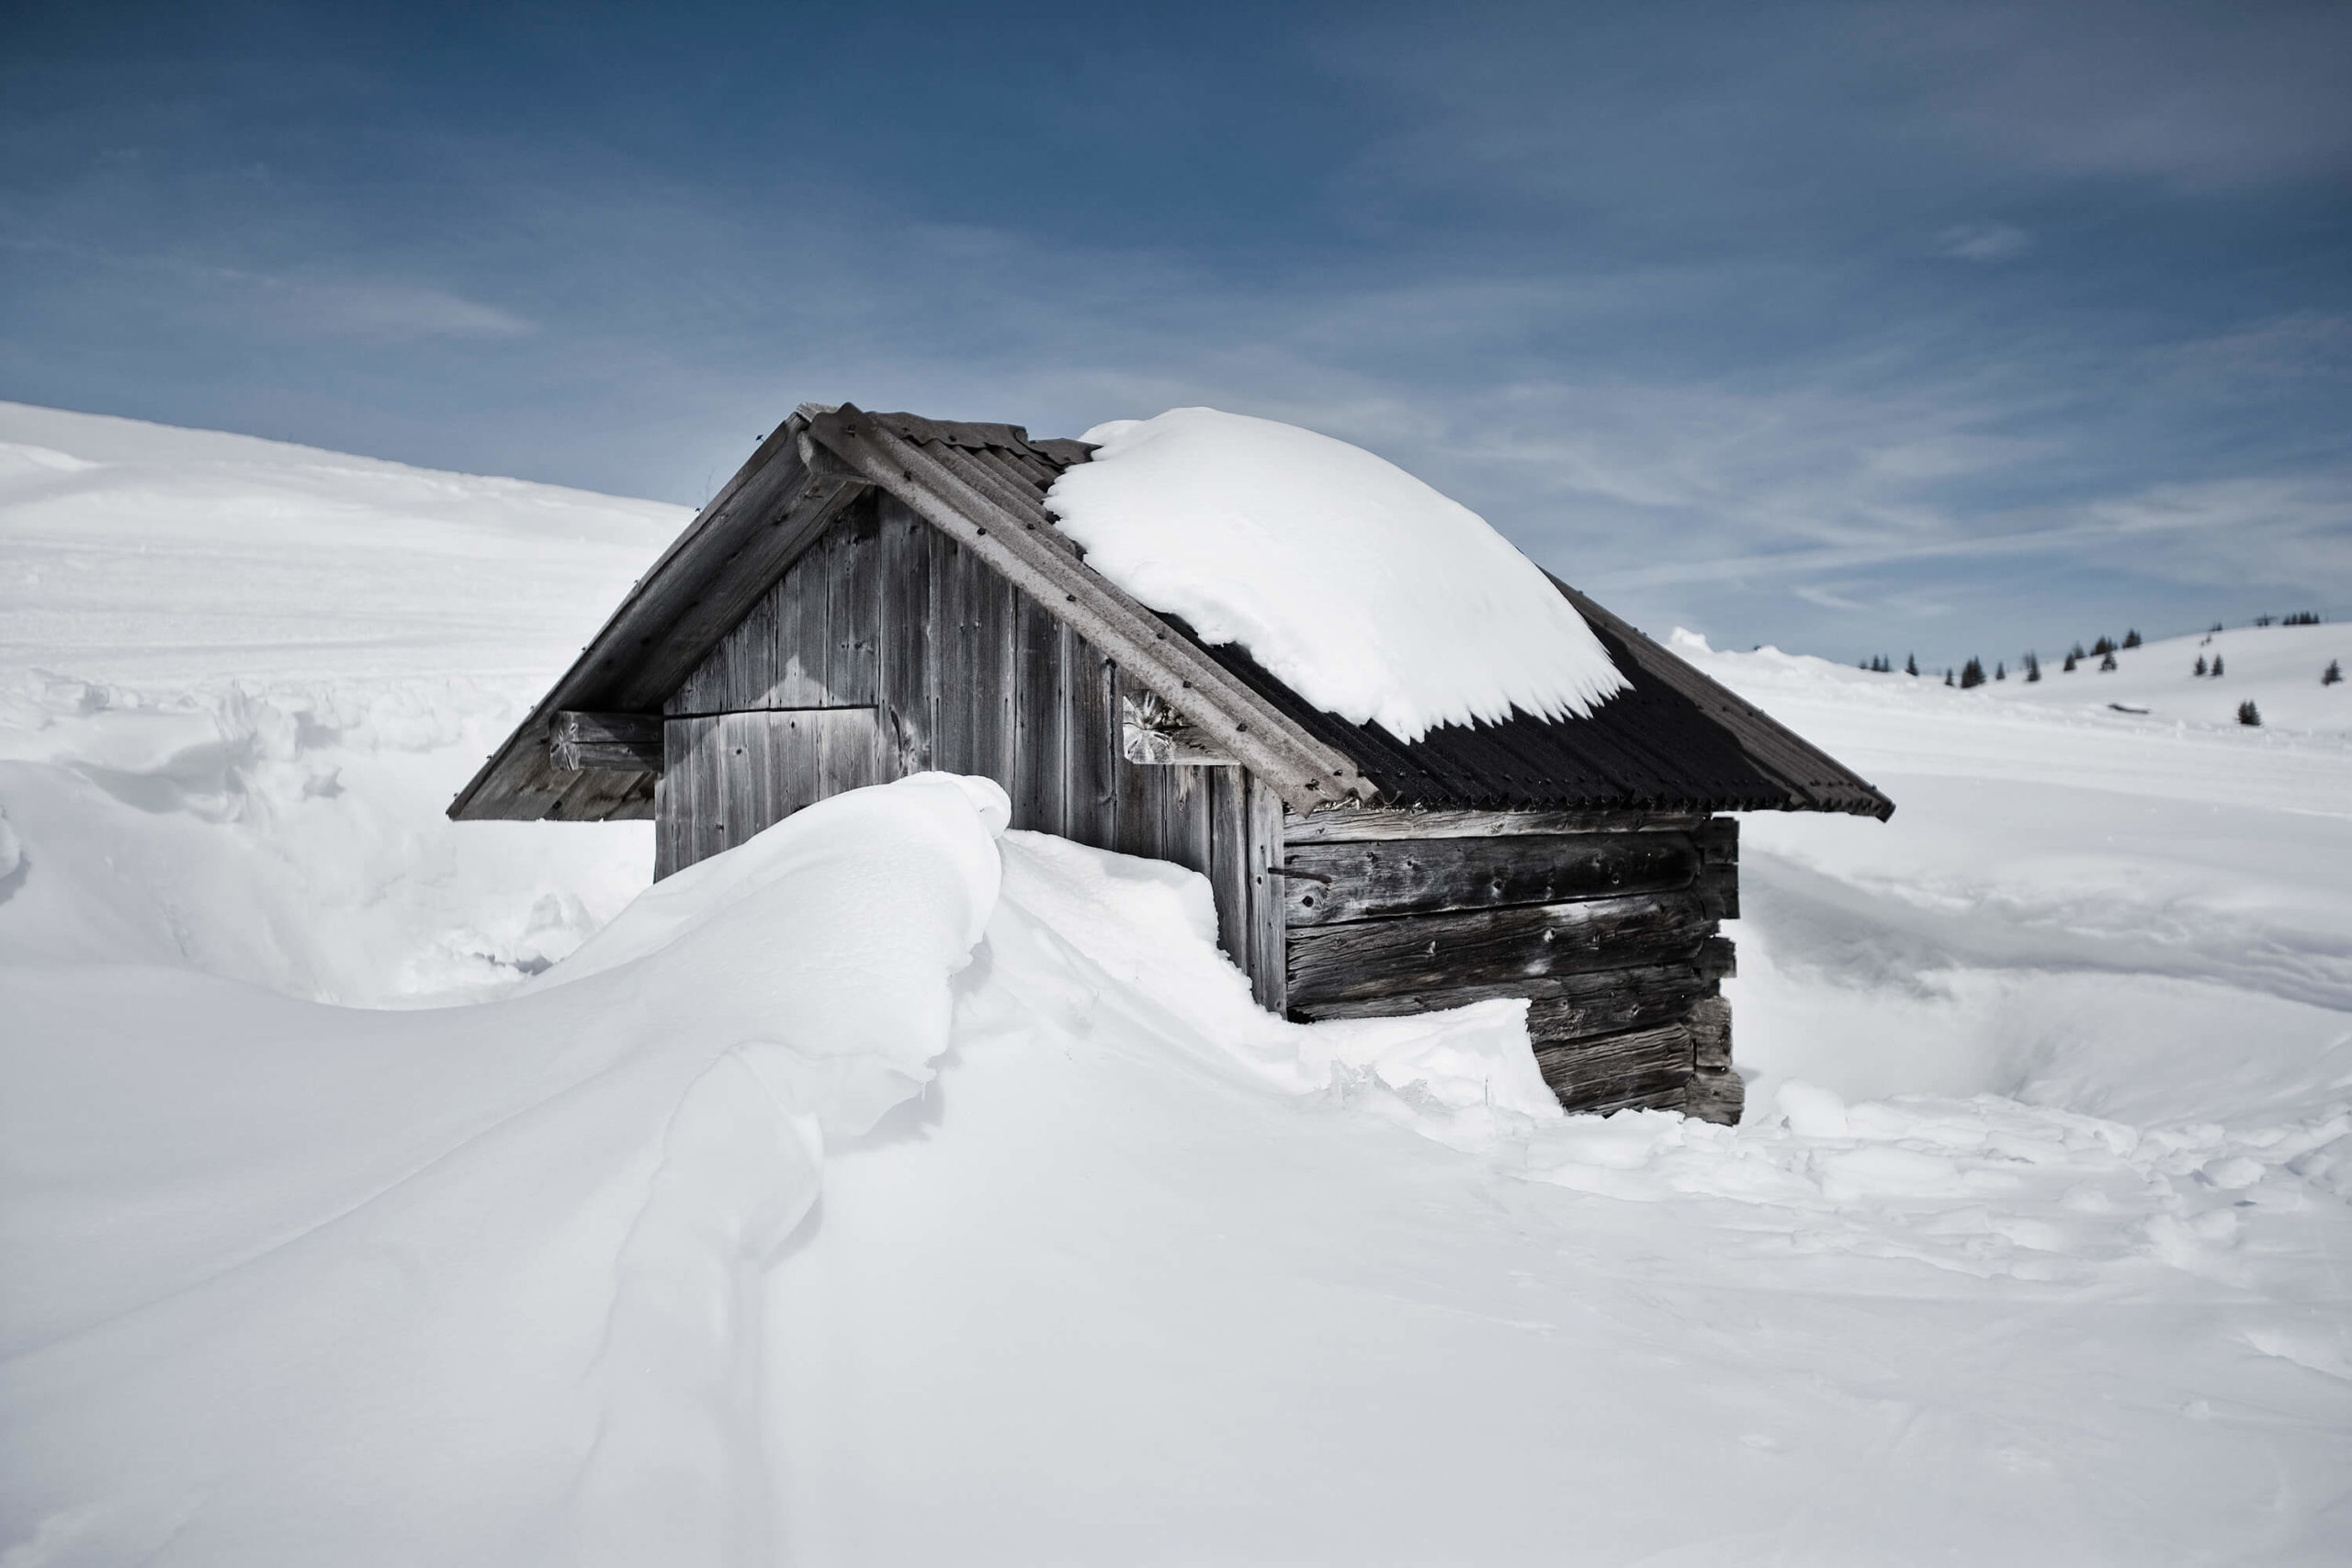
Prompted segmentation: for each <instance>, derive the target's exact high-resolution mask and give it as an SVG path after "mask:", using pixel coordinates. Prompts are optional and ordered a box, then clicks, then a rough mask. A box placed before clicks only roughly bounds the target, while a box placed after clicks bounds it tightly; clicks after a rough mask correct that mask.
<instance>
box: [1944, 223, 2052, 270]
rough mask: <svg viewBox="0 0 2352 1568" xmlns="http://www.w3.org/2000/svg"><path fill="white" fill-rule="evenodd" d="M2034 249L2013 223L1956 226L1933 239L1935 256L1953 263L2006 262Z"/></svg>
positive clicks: (2030, 240)
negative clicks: (1944, 257) (1934, 240)
mask: <svg viewBox="0 0 2352 1568" xmlns="http://www.w3.org/2000/svg"><path fill="white" fill-rule="evenodd" d="M2032 248H2033V236H2032V235H2031V234H2029V233H2027V232H2026V231H2024V230H2022V229H2020V228H2018V226H2017V225H2016V224H2014V223H1957V224H1954V225H1953V226H1952V227H1951V228H1949V229H1947V230H1945V231H1943V232H1942V233H1940V234H1939V235H1937V236H1936V254H1938V255H1939V256H1948V257H1950V258H1951V259H1952V260H1954V261H1977V262H1992V261H2009V260H2012V259H2013V258H2015V257H2018V256H2021V255H2023V254H2026V252H2028V251H2030V250H2031V249H2032Z"/></svg>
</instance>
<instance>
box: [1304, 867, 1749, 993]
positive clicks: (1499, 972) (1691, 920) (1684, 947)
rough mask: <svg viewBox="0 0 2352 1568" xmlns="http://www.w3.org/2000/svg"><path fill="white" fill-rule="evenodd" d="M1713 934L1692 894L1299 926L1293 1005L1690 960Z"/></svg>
mask: <svg viewBox="0 0 2352 1568" xmlns="http://www.w3.org/2000/svg"><path fill="white" fill-rule="evenodd" d="M1710 931H1713V921H1712V920H1711V919H1708V917H1707V911H1706V907H1705V903H1704V901H1703V900H1702V898H1701V897H1700V896H1699V895H1698V894H1697V893H1696V892H1695V891H1691V890H1685V891H1682V892H1678V893H1638V894H1634V895H1632V896H1630V897H1621V898H1593V899H1587V900H1583V901H1581V902H1577V903H1573V904H1538V905H1532V906H1529V907H1526V908H1510V909H1475V910H1466V911H1462V912H1458V913H1453V914H1442V915H1407V916H1404V917H1401V918H1399V919H1389V920H1358V921H1355V922H1352V923H1351V924H1348V925H1338V926H1304V927H1296V928H1294V929H1293V930H1292V931H1291V932H1290V964H1289V977H1290V987H1289V1001H1290V1005H1291V1006H1293V1007H1297V1008H1300V1009H1301V1010H1305V1009H1306V1007H1308V1006H1310V1005H1313V1004H1318V1003H1322V1002H1327V1001H1333V1000H1339V999H1341V998H1359V997H1377V996H1381V995H1384V994H1394V993H1396V992H1399V991H1417V990H1442V989H1445V988H1448V987H1456V986H1463V985H1477V984H1486V983H1490V982H1507V981H1523V980H1532V979H1539V978H1543V977H1544V976H1553V975H1568V974H1577V973H1579V972H1589V971H1592V970H1597V969H1604V968H1612V969H1613V968H1622V967H1624V966H1626V965H1628V964H1642V963H1670V962H1676V961H1680V962H1686V963H1687V962H1688V961H1689V960H1690V959H1691V956H1692V955H1693V954H1695V953H1697V952H1698V950H1699V946H1700V944H1701V943H1702V942H1704V941H1705V940H1706V938H1707V935H1708V933H1709V932H1710Z"/></svg>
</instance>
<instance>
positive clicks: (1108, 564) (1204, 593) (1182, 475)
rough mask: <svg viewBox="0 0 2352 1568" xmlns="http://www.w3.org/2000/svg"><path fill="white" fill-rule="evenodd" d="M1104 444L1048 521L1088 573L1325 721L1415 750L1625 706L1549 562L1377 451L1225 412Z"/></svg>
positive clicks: (1203, 413) (1185, 413)
mask: <svg viewBox="0 0 2352 1568" xmlns="http://www.w3.org/2000/svg"><path fill="white" fill-rule="evenodd" d="M1085 439H1086V440H1088V441H1090V442H1094V443H1097V444H1098V445H1099V448H1100V449H1099V450H1097V451H1096V452H1095V453H1094V456H1093V459H1092V461H1091V462H1086V463H1081V464H1079V465H1078V466H1077V467H1075V468H1070V469H1069V471H1068V472H1066V473H1064V474H1063V475H1062V477H1061V479H1059V480H1058V481H1057V483H1056V484H1055V485H1054V487H1053V489H1052V491H1049V492H1048V494H1047V496H1046V505H1047V506H1048V507H1050V508H1051V509H1052V510H1053V511H1054V513H1055V514H1056V515H1057V517H1058V518H1059V519H1060V523H1061V527H1062V531H1063V532H1064V533H1066V534H1068V535H1069V536H1070V537H1072V538H1074V539H1076V540H1077V541H1078V542H1079V543H1080V544H1081V545H1083V546H1085V547H1086V564H1087V565H1088V566H1090V567H1091V568H1093V569H1094V570H1097V571H1099V572H1101V573H1102V574H1103V576H1104V577H1107V578H1109V579H1110V580H1111V581H1113V582H1115V583H1117V584H1118V585H1119V586H1120V587H1121V588H1124V589H1125V590H1126V591H1127V592H1129V593H1131V594H1133V595H1135V597H1136V598H1137V599H1139V600H1141V601H1142V602H1143V603H1144V604H1148V605H1150V606H1151V607H1152V608H1153V609H1155V610H1160V611H1165V612H1167V613H1168V614H1170V615H1181V616H1182V617H1183V618H1184V619H1185V620H1186V621H1187V622H1189V623H1190V624H1191V626H1192V627H1193V631H1194V632H1195V633H1197V634H1198V635H1199V637H1201V639H1202V640H1203V641H1204V642H1209V643H1238V644H1240V645H1241V646H1242V647H1243V648H1245V649H1248V650H1249V652H1250V657H1251V658H1253V659H1255V660H1257V661H1258V662H1259V663H1260V664H1261V665H1262V666H1263V667H1264V668H1265V669H1266V670H1267V671H1269V672H1270V673H1272V675H1274V676H1275V677H1276V678H1277V679H1279V680H1281V681H1282V682H1284V683H1285V684H1287V685H1288V686H1289V687H1290V688H1291V689H1292V690H1293V691H1295V692H1296V693H1297V694H1299V695H1300V696H1302V697H1304V698H1306V700H1307V701H1308V702H1310V703H1313V704H1314V705H1316V706H1317V707H1319V708H1322V709H1323V710H1325V711H1326V712H1329V713H1334V714H1337V715H1339V716H1340V717H1342V718H1345V719H1348V720H1350V721H1351V722H1352V723H1356V724H1373V723H1376V724H1379V725H1381V726H1382V727H1384V728H1386V729H1387V730H1388V732H1389V733H1390V734H1392V735H1395V736H1396V737H1397V739H1400V740H1408V741H1410V740H1418V739H1420V738H1421V737H1422V736H1423V735H1426V734H1427V733H1429V731H1430V730H1431V729H1434V728H1437V727H1438V726H1440V725H1444V724H1471V723H1475V722H1476V721H1477V720H1480V719H1487V720H1492V721H1500V720H1503V719H1506V718H1508V717H1510V713H1511V710H1512V709H1513V708H1514V707H1517V708H1519V709H1521V711H1523V712H1525V713H1528V714H1531V715H1533V716H1537V717H1541V718H1547V719H1556V718H1570V717H1575V718H1581V717H1584V716H1587V715H1589V714H1590V713H1591V712H1592V710H1593V708H1594V706H1595V705H1598V704H1600V703H1601V702H1603V701H1605V700H1606V699H1607V698H1608V697H1609V696H1611V694H1614V693H1616V692H1619V691H1622V690H1623V689H1624V687H1625V684H1626V682H1625V678H1624V677H1623V675H1621V674H1620V673H1618V671H1617V668H1616V666H1615V665H1614V664H1612V663H1611V661H1610V658H1609V653H1608V650H1607V649H1604V648H1603V647H1602V646H1601V645H1600V639H1599V638H1598V637H1595V636H1593V633H1592V628H1591V627H1590V626H1587V625H1586V624H1585V621H1584V617H1583V616H1581V615H1578V614H1577V611H1576V607H1575V606H1574V605H1572V604H1569V603H1568V601H1567V600H1566V598H1564V597H1562V596H1561V593H1560V592H1559V590H1558V589H1557V588H1555V586H1554V585H1553V583H1552V581H1551V580H1550V579H1548V578H1546V577H1545V576H1544V573H1543V571H1542V570H1539V569H1538V568H1537V567H1536V565H1535V563H1534V562H1532V561H1531V560H1529V559H1528V558H1526V557H1525V556H1523V555H1521V554H1520V553H1519V551H1518V550H1517V549H1515V548H1514V547H1512V546H1511V544H1510V541H1509V540H1507V539H1505V538H1504V537H1503V536H1501V535H1500V534H1498V533H1496V532H1495V530H1494V529H1493V528H1492V527H1490V526H1488V525H1487V521H1486V519H1484V518H1482V517H1480V516H1479V515H1478V514H1477V513H1475V512H1473V511H1471V510H1470V509H1469V508H1468V507H1466V506H1464V505H1462V504H1461V503H1460V502H1455V501H1452V500H1449V499H1448V498H1446V497H1445V496H1442V495H1440V494H1439V493H1438V492H1437V491H1434V490H1431V489H1430V487H1429V486H1428V485H1426V484H1423V483H1422V482H1421V481H1420V480H1419V479H1415V478H1414V477H1413V476H1412V475H1410V474H1408V473H1407V472H1405V470H1403V469H1402V468H1397V466H1396V465H1395V464H1393V463H1390V462H1387V461H1385V459H1383V458H1380V457H1374V456H1373V455H1372V454H1371V453H1369V452H1366V451H1364V450H1363V448H1361V447H1357V446H1349V445H1348V444H1347V443H1346V442H1344V441H1336V440H1333V439H1332V438H1331V437H1330V436H1328V435H1318V434H1316V433H1315V432H1313V431H1311V430H1301V429H1300V428H1298V427H1297V426H1296V425H1291V424H1282V423H1276V422H1275V421H1273V420H1269V419H1253V418H1251V417H1250V416H1249V415H1247V414H1235V413H1225V412H1220V411H1218V410H1216V409H1206V408H1192V409H1170V411H1169V412H1166V413H1163V414H1161V415H1159V417H1158V418H1156V419H1148V420H1118V421H1114V422H1113V423H1109V424H1103V425H1097V426H1096V427H1095V428H1094V429H1092V430H1090V431H1088V432H1087V433H1086V436H1085Z"/></svg>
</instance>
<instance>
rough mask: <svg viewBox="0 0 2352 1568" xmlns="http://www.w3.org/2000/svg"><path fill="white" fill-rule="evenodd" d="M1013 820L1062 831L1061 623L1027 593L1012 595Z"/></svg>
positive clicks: (1064, 770)
mask: <svg viewBox="0 0 2352 1568" xmlns="http://www.w3.org/2000/svg"><path fill="white" fill-rule="evenodd" d="M1012 663H1013V692H1012V729H1013V754H1012V780H1011V781H1010V782H1009V783H1008V784H1006V786H1005V787H1006V793H1007V794H1009V795H1011V796H1012V825H1013V826H1014V827H1016V828H1027V829H1034V830H1035V831H1037V832H1040V833H1059V832H1061V831H1062V822H1063V812H1062V795H1063V779H1064V778H1065V776H1066V775H1067V765H1066V764H1065V763H1064V761H1063V745H1062V736H1063V728H1062V692H1061V623H1060V622H1058V621H1057V620H1055V619H1054V617H1053V616H1052V615H1050V614H1048V613H1047V612H1046V608H1045V606H1044V605H1042V604H1038V603H1037V602H1036V601H1035V599H1032V598H1030V597H1029V595H1027V594H1026V593H1016V594H1015V595H1014V596H1013V653H1012Z"/></svg>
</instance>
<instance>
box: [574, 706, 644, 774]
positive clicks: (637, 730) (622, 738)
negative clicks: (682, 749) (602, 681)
mask: <svg viewBox="0 0 2352 1568" xmlns="http://www.w3.org/2000/svg"><path fill="white" fill-rule="evenodd" d="M548 750H549V758H548V761H549V765H550V766H552V767H553V768H554V769H555V770H556V772H558V773H578V772H580V771H581V770H582V769H585V768H601V769H607V770H613V771H616V772H620V773H660V772H661V771H662V719H661V716H660V715H658V714H645V713H559V714H557V715H556V716H555V721H554V723H553V724H552V725H551V726H550V727H549V728H548Z"/></svg>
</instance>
